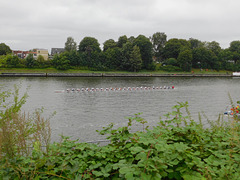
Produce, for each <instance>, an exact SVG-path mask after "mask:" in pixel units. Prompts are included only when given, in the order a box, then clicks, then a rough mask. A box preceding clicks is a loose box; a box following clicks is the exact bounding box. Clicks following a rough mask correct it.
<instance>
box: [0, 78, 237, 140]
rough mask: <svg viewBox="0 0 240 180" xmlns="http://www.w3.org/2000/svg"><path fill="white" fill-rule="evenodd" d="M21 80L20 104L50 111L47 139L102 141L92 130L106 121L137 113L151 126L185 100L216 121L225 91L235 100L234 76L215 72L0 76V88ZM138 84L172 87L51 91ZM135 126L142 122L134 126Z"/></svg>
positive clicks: (225, 101)
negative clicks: (25, 96) (25, 94)
mask: <svg viewBox="0 0 240 180" xmlns="http://www.w3.org/2000/svg"><path fill="white" fill-rule="evenodd" d="M19 82H21V84H22V88H21V92H25V91H26V87H28V86H30V89H29V91H28V94H29V98H28V100H27V103H26V104H25V105H24V107H23V109H24V110H25V111H30V112H33V111H34V109H36V108H41V107H44V115H45V114H46V116H47V115H49V114H51V113H52V112H54V111H56V115H55V116H54V117H53V118H52V119H51V127H52V140H53V141H58V140H59V139H60V137H59V135H60V134H63V135H65V136H71V137H72V139H79V140H80V141H96V140H103V139H104V137H102V136H100V135H98V133H97V132H96V130H101V129H102V127H106V126H107V125H108V124H109V123H111V122H113V123H114V124H116V126H123V125H126V123H127V119H126V118H125V117H129V116H133V115H134V114H136V113H142V115H141V117H143V118H145V119H146V120H147V121H148V125H150V126H151V125H156V124H157V122H159V118H160V117H162V119H164V116H163V115H164V114H166V113H167V112H171V111H172V106H174V105H176V104H177V102H185V101H188V103H189V110H190V112H191V114H192V116H193V117H194V119H198V118H197V117H198V112H205V114H206V115H207V116H208V118H209V119H210V120H216V119H217V117H218V115H219V113H223V112H224V111H225V108H226V106H227V105H229V104H230V101H229V98H228V93H230V94H231V96H232V99H233V100H234V102H236V101H237V100H240V93H239V92H240V78H222V77H221V78H217V77H212V78H211V77H204V78H201V77H188V78H186V77H164V78H163V77H139V78H137V77H135V78H132V77H131V78H129V77H126V78H120V77H115V78H113V77H105V78H99V77H93V78H91V77H81V78H80V77H75V78H69V77H68V78H62V77H57V78H37V77H34V78H33V77H31V78H30V77H29V78H26V77H23V78H12V77H8V78H1V79H0V84H1V85H3V87H4V89H13V85H14V84H19ZM140 86H143V87H145V86H147V87H152V86H155V87H157V86H175V89H174V90H172V89H162V90H141V91H140V90H138V91H110V92H71V93H67V92H64V93H55V90H66V89H67V88H82V87H83V88H87V87H88V88H109V87H122V88H123V87H140ZM134 128H135V130H140V129H141V128H142V127H141V126H140V125H139V126H136V127H134Z"/></svg>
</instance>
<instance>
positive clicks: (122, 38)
mask: <svg viewBox="0 0 240 180" xmlns="http://www.w3.org/2000/svg"><path fill="white" fill-rule="evenodd" d="M127 41H128V38H127V36H126V35H124V36H120V37H119V38H118V42H117V46H118V47H119V48H122V47H123V45H124V44H125V43H126V42H127Z"/></svg>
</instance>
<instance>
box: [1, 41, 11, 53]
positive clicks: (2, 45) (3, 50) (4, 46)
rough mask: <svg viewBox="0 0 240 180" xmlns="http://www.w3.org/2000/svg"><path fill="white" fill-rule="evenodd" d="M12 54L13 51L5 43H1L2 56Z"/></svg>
mask: <svg viewBox="0 0 240 180" xmlns="http://www.w3.org/2000/svg"><path fill="white" fill-rule="evenodd" d="M10 53H12V50H11V49H10V47H9V46H7V45H6V44H5V43H0V55H7V54H10Z"/></svg>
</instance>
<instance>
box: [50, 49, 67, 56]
mask: <svg viewBox="0 0 240 180" xmlns="http://www.w3.org/2000/svg"><path fill="white" fill-rule="evenodd" d="M64 51H65V48H52V49H51V55H52V56H54V55H55V54H61V53H63V52H64Z"/></svg>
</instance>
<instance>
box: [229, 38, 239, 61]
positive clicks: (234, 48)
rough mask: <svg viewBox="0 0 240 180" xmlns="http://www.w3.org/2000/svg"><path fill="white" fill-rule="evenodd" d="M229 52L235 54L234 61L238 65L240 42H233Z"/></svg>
mask: <svg viewBox="0 0 240 180" xmlns="http://www.w3.org/2000/svg"><path fill="white" fill-rule="evenodd" d="M229 50H230V51H231V52H232V53H233V60H234V62H235V64H236V63H237V61H238V60H240V41H232V42H231V43H230V47H229Z"/></svg>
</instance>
